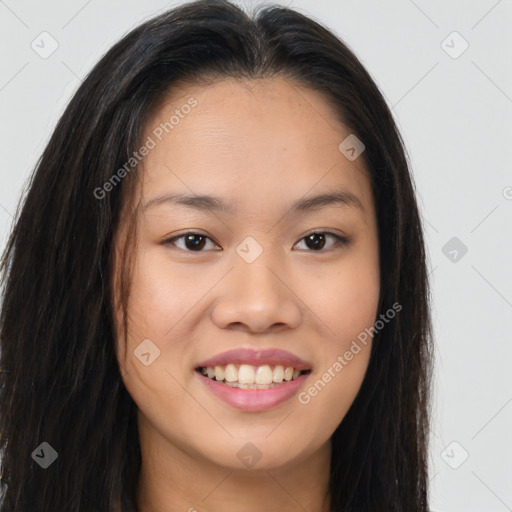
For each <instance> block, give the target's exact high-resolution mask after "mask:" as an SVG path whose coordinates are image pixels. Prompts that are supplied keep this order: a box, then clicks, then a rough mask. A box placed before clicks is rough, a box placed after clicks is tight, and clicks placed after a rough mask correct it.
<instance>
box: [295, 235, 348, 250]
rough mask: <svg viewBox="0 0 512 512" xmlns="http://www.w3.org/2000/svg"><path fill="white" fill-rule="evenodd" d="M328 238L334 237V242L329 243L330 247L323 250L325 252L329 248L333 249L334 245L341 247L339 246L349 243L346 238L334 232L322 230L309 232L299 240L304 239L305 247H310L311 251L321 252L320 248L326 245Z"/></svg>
mask: <svg viewBox="0 0 512 512" xmlns="http://www.w3.org/2000/svg"><path fill="white" fill-rule="evenodd" d="M329 238H331V239H334V243H332V244H331V245H330V247H328V249H326V250H325V251H323V252H327V251H329V250H331V249H334V248H336V247H341V246H343V245H347V244H348V243H349V240H348V238H345V237H343V236H339V235H336V234H335V233H323V232H315V233H310V234H309V235H306V236H305V237H304V238H302V240H300V242H303V241H304V243H305V245H306V247H307V248H308V249H311V251H313V252H322V250H323V249H324V247H325V245H326V240H327V239H329Z"/></svg>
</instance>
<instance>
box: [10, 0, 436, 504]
mask: <svg viewBox="0 0 512 512" xmlns="http://www.w3.org/2000/svg"><path fill="white" fill-rule="evenodd" d="M272 76H284V77H287V78H289V79H290V80H295V81H296V82H297V83H300V84H302V85H304V86H306V87H309V88H312V89H315V90H318V91H322V92H323V93H325V97H326V98H328V99H329V101H330V103H331V105H332V108H333V109H334V111H335V112H336V113H337V114H338V116H339V118H340V120H341V121H342V122H343V123H344V124H345V125H346V126H347V127H349V128H350V131H351V132H352V133H354V134H355V135H356V136H357V137H358V138H359V139H360V140H361V141H363V142H364V144H365V146H366V150H365V151H364V153H363V155H362V158H364V161H365V164H366V167H367V168H368V170H369V173H370V176H371V182H372V189H373V194H374V199H375V204H376V211H377V217H378V230H379V231H378V233H379V247H380V271H381V303H380V309H379V314H380V313H383V312H384V311H386V310H388V309H389V308H391V307H392V305H393V304H395V303H399V304H400V305H401V306H402V310H401V312H400V314H399V315H397V316H396V318H395V319H394V320H393V322H390V323H389V325H387V326H386V328H385V329H383V330H382V331H380V332H378V334H377V335H376V337H375V343H374V344H373V346H372V353H371V358H370V363H369V367H368V370H367V373H366V376H365V379H364V382H363V384H362V387H361V389H360V391H359V393H358V395H357V397H356V399H355V401H354V403H353V405H352V407H351V408H350V410H349V411H348V413H347V415H346V417H345V418H344V419H343V421H342V422H341V424H340V425H339V426H338V428H337V429H336V431H335V432H334V434H333V437H332V447H333V449H332V460H331V472H330V494H331V507H330V510H333V511H337V512H378V511H385V512H395V511H396V512H426V511H427V510H428V488H427V483H428V478H427V440H428V422H429V403H430V401H429V400H430V398H429V397H430V378H431V370H432V368H431V367H432V349H431V320H430V306H429V302H430V298H429V285H428V278H427V264H426V254H425V247H424V238H423V230H422V223H421V219H420V215H419V212H418V206H417V203H416V199H415V191H414V184H413V181H412V178H411V174H410V170H409V167H408V160H407V157H406V151H405V148H404V144H403V141H402V139H401V137H400V134H399V132H398V130H397V128H396V125H395V123H394V120H393V118H392V115H391V113H390V110H389V108H388V107H387V105H386V102H385V100H384V98H383V96H382V94H381V92H380V91H379V89H378V87H377V85H376V84H375V82H374V81H373V80H372V78H371V76H370V75H369V73H368V72H367V71H366V70H365V69H364V67H363V66H362V65H361V63H360V62H359V61H358V59H357V58H356V56H355V55H354V53H353V52H352V51H351V50H350V49H349V48H348V47H347V46H346V45H345V44H344V43H343V42H342V41H341V40H340V39H339V38H338V37H336V36H335V35H334V34H333V33H332V32H331V31H329V30H328V29H327V28H325V27H323V26H322V25H320V24H319V23H317V22H315V21H313V20H311V19H310V18H308V17H306V16H304V15H302V14H300V13H298V12H296V11H294V10H292V9H287V8H283V7H277V6H267V7H263V8H259V9H257V11H256V13H254V14H251V15H248V14H246V13H245V12H243V11H242V10H241V9H239V8H238V7H236V6H234V5H232V4H231V3H229V2H227V1H224V0H213V1H206V0H205V1H196V2H192V3H188V4H185V5H183V6H180V7H179V8H175V9H173V10H170V11H168V12H166V13H165V14H162V15H160V16H158V17H156V18H154V19H151V20H149V21H148V22H146V23H144V24H143V25H141V26H139V27H137V28H136V29H134V30H133V31H131V32H130V33H129V34H128V35H126V36H125V37H124V38H123V39H122V40H121V41H119V42H118V43H117V44H116V45H115V46H114V47H113V48H112V49H110V51H108V52H107V53H106V55H105V56H104V57H103V58H102V59H101V60H100V61H99V63H98V64H97V65H96V66H95V67H94V68H93V69H92V71H91V72H90V73H89V75H88V76H87V78H86V80H85V81H84V82H83V84H82V85H81V86H80V88H79V89H78V91H77V92H76V94H75V95H74V97H73V98H72V100H71V101H70V103H69V105H68V107H67V109H66V111H65V112H64V114H63V115H62V117H61V119H60V121H59V122H58V124H57V127H56V128H55V130H54V132H53V135H52V137H51V139H50V141H49V143H48V145H47V147H46V149H45V150H44V153H43V155H42V157H41V158H40V160H39V162H38V163H37V166H36V168H35V170H34V173H33V175H32V177H31V182H30V186H29V189H28V193H27V195H26V197H25V199H24V201H23V204H22V205H21V207H20V209H19V212H18V214H17V216H16V222H15V225H14V228H13V230H12V233H11V235H10V238H9V240H8V243H7V246H6V249H5V252H4V254H3V257H2V262H1V271H2V287H3V289H2V304H1V305H2V316H1V324H0V343H1V345H0V346H1V356H0V433H1V439H0V456H1V463H2V479H1V485H0V492H1V494H0V498H1V504H0V512H28V511H30V512H48V511H71V510H72V511H73V512H90V511H93V510H94V511H101V512H106V511H116V512H119V511H120V510H121V504H125V505H126V506H127V507H128V506H131V507H133V508H135V501H134V499H135V496H134V489H135V488H136V484H137V480H138V475H139V470H140V464H141V457H140V447H139V440H138V432H137V425H136V415H135V413H136V405H135V403H134V401H133V400H132V398H131V397H130V395H129V394H128V392H127V390H126V388H125V387H124V385H123V382H122V380H121V377H120V373H119V368H118V364H117V360H116V355H115V348H114V346H115V345H114V343H115V336H114V329H113V309H112V304H113V294H112V292H113V289H112V286H111V279H110V276H111V273H112V270H113V269H112V261H113V258H112V253H113V240H114V236H115V234H116V232H117V228H118V226H119V225H120V219H121V215H120V212H121V211H122V207H123V205H125V204H127V203H126V202H127V201H128V199H129V198H130V196H131V194H132V193H133V190H134V184H135V183H136V180H137V169H136V168H134V169H133V171H131V172H128V173H127V175H126V177H124V179H123V180H121V181H120V182H119V183H116V186H113V187H111V190H109V191H108V193H104V194H99V193H98V188H99V187H100V188H101V187H102V186H103V184H104V183H106V182H108V181H109V180H110V179H111V177H112V176H113V174H114V173H115V172H116V171H117V170H118V169H120V168H122V167H123V165H124V164H125V163H126V162H127V161H129V159H130V157H132V155H133V152H134V151H135V150H136V149H137V148H138V147H140V144H141V134H142V129H143V127H144V123H145V122H146V120H147V119H148V116H149V115H150V113H151V111H152V110H153V109H154V108H155V106H157V105H158V102H159V101H160V100H161V99H162V97H163V95H164V94H165V92H166V91H168V90H169V88H172V87H173V85H175V84H177V83H178V81H183V80H190V81H191V82H193V83H199V82H200V81H201V80H205V79H209V80H215V79H221V78H250V79H255V78H261V77H272ZM98 196H102V197H100V198H98ZM123 276H124V278H123V286H122V291H123V304H125V305H126V300H127V294H128V291H129V273H128V272H125V273H124V274H123ZM43 442H46V443H48V444H49V445H50V446H51V447H52V448H53V449H54V450H55V451H56V452H57V454H58V458H57V460H56V461H55V462H54V463H53V464H51V465H50V466H49V467H48V468H46V469H43V468H42V467H40V465H38V464H37V463H36V462H35V459H34V457H33V452H34V450H35V449H36V448H38V447H39V446H40V445H41V443H43ZM123 508H124V507H123Z"/></svg>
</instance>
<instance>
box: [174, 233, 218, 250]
mask: <svg viewBox="0 0 512 512" xmlns="http://www.w3.org/2000/svg"><path fill="white" fill-rule="evenodd" d="M208 241H209V242H212V241H211V239H210V238H209V237H207V236H206V235H201V234H200V233H192V232H190V233H185V234H183V235H179V236H175V237H174V238H170V239H169V240H166V241H165V242H164V244H172V245H174V246H176V247H178V248H179V249H182V250H184V251H188V252H204V251H203V249H204V247H205V246H206V245H207V243H208ZM178 242H179V243H178ZM212 244H213V242H212ZM213 245H214V246H215V247H218V246H216V245H215V244H213Z"/></svg>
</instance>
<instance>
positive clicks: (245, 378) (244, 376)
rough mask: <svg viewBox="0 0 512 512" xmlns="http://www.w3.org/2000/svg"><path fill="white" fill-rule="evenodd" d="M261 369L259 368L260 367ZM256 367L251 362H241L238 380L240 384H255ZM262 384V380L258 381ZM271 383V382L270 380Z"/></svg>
mask: <svg viewBox="0 0 512 512" xmlns="http://www.w3.org/2000/svg"><path fill="white" fill-rule="evenodd" d="M258 370H259V368H258ZM254 377H255V376H254V368H253V367H252V365H250V364H241V365H240V369H239V370H238V382H239V383H240V384H254ZM258 384H261V382H258ZM269 384H270V382H269Z"/></svg>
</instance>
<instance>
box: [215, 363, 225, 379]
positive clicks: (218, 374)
mask: <svg viewBox="0 0 512 512" xmlns="http://www.w3.org/2000/svg"><path fill="white" fill-rule="evenodd" d="M215 378H216V379H217V380H224V370H223V368H222V366H216V367H215Z"/></svg>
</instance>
